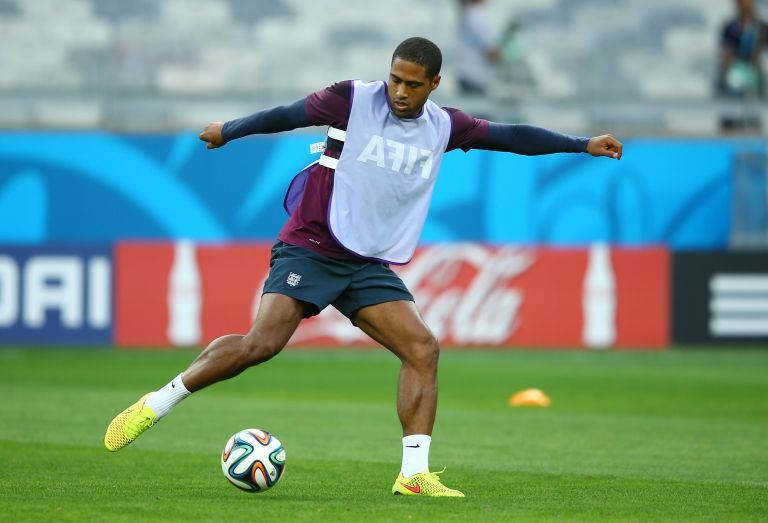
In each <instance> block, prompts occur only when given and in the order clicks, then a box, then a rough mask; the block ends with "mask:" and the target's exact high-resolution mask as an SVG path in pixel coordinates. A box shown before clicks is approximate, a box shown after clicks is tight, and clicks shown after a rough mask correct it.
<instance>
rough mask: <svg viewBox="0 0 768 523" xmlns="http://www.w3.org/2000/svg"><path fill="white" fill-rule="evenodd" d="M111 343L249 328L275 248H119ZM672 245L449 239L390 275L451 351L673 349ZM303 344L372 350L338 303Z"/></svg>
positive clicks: (178, 341) (307, 325)
mask: <svg viewBox="0 0 768 523" xmlns="http://www.w3.org/2000/svg"><path fill="white" fill-rule="evenodd" d="M115 265H116V273H117V274H116V301H117V303H116V328H115V337H116V342H117V343H118V344H119V345H122V346H147V345H149V346H169V345H171V346H172V345H204V344H206V343H207V342H208V341H210V340H212V339H214V338H216V337H218V336H221V335H223V334H227V333H233V332H239V333H244V332H246V331H247V330H248V328H249V326H250V323H251V319H252V318H253V316H254V315H255V311H256V310H257V308H258V303H259V299H260V293H261V288H262V285H263V282H264V280H265V278H266V276H267V273H268V270H269V246H266V245H255V244H241V245H237V244H236V245H193V244H190V243H185V242H181V243H177V244H175V245H174V244H141V243H123V244H121V245H119V246H118V248H117V249H116V254H115ZM668 267H669V260H668V253H667V251H666V250H664V249H661V248H658V249H656V248H651V249H624V248H621V249H618V248H608V247H607V246H600V245H597V246H593V247H591V248H574V249H553V248H528V247H525V248H521V247H490V246H484V245H480V244H444V245H435V246H430V247H424V248H421V249H420V250H419V251H418V252H417V255H416V256H415V257H414V259H413V260H412V261H411V263H409V264H408V265H405V266H402V267H397V268H395V270H396V271H397V272H398V273H399V274H400V276H401V277H402V278H403V280H404V281H405V283H406V285H408V288H409V289H410V290H411V292H412V293H413V294H414V296H415V298H416V302H417V304H418V306H419V308H420V310H421V312H422V314H423V315H424V318H425V320H426V322H427V324H428V325H429V326H430V328H431V329H432V330H433V331H434V333H435V335H436V336H437V337H438V339H439V340H440V342H441V343H442V344H443V345H446V346H451V345H452V346H526V347H530V346H534V347H559V348H560V347H594V348H607V347H619V348H621V347H628V348H646V349H659V348H664V347H666V345H667V343H668V340H669V336H668V330H669V328H668V317H669V310H668V309H669V303H668V302H669V298H668V294H669V292H668V288H669V268H668ZM291 343H292V344H294V345H301V346H339V345H348V344H352V345H368V344H370V345H373V342H371V340H369V339H368V338H367V337H366V336H365V334H363V333H362V331H360V330H359V329H357V328H356V327H354V326H353V325H352V324H351V323H350V322H349V320H347V319H346V318H345V317H343V316H342V315H341V314H340V313H338V312H337V311H336V310H335V309H333V308H332V307H329V308H327V309H326V310H324V311H323V312H322V313H321V314H319V315H318V316H315V317H313V318H309V319H307V320H305V321H304V322H303V323H302V324H301V325H300V327H299V329H298V330H297V331H296V333H295V335H294V337H293V338H292V340H291Z"/></svg>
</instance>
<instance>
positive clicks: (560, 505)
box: [0, 348, 768, 523]
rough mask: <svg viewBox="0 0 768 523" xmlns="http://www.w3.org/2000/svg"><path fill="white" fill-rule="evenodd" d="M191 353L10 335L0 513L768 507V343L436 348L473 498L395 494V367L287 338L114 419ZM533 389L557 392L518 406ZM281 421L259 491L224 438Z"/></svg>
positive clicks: (634, 513) (442, 424)
mask: <svg viewBox="0 0 768 523" xmlns="http://www.w3.org/2000/svg"><path fill="white" fill-rule="evenodd" d="M194 356H195V353H194V352H193V351H190V350H178V351H117V350H112V349H103V350H95V349H53V348H35V349H27V350H21V349H15V348H3V349H0V394H1V397H2V402H0V521H8V522H24V521H41V522H42V521H46V522H48V521H57V522H58V521H73V522H75V521H76V522H83V521H108V522H123V521H124V522H132V523H135V522H141V521H157V522H170V521H179V522H182V521H183V522H191V521H227V522H234V521H260V522H265V521H285V522H294V521H307V522H309V521H311V522H317V521H333V522H337V521H355V522H357V521H365V522H367V523H368V522H376V521H440V522H446V521H462V522H466V521H481V522H489V521H596V520H601V521H717V522H722V521H768V351H765V350H746V351H745V350H737V349H717V350H715V349H711V350H709V349H704V350H692V349H688V350H684V349H676V350H670V351H667V352H664V353H626V352H587V351H544V352H535V351H520V350H513V351H485V350H477V349H471V350H465V351H453V350H449V351H444V353H443V355H442V356H441V363H440V407H439V410H438V419H437V424H436V427H435V431H434V434H433V442H432V453H431V458H430V462H431V466H432V469H433V470H435V469H437V470H439V469H441V468H442V467H443V466H446V467H447V470H446V472H445V473H444V475H443V479H444V481H445V483H446V484H447V485H449V486H452V487H455V488H459V489H461V490H463V491H464V492H465V493H466V495H467V497H466V499H463V500H461V499H458V500H439V499H419V498H404V497H400V496H397V497H396V496H392V495H391V494H390V489H391V486H392V483H393V481H394V479H395V477H396V475H397V473H398V471H399V466H400V454H401V443H400V437H401V434H400V428H399V424H398V421H397V416H396V413H395V408H394V392H395V385H396V380H397V370H398V365H397V361H396V359H395V358H394V357H393V356H392V355H390V354H389V353H387V352H386V351H384V350H360V351H354V350H335V351H312V350H298V349H287V350H286V351H285V352H284V353H283V354H282V355H280V356H279V357H278V358H276V359H274V360H272V361H270V362H268V363H266V364H265V365H264V366H262V367H258V368H254V369H250V370H249V371H247V372H246V373H244V374H243V375H241V376H239V377H237V378H235V379H233V380H230V381H228V382H225V383H220V384H218V385H216V386H214V387H211V388H209V389H206V390H204V391H201V392H199V393H198V394H195V395H194V396H192V397H191V398H190V399H188V400H186V401H185V402H184V403H182V404H181V405H180V406H179V407H178V408H177V409H176V410H175V411H174V412H172V413H171V414H170V415H169V416H168V417H166V418H165V419H163V420H162V421H161V422H160V423H159V424H158V425H157V426H156V427H154V428H152V429H151V430H150V431H149V432H147V433H146V434H144V435H143V436H142V437H141V438H139V440H137V441H136V442H135V443H134V444H132V445H131V446H129V447H128V448H126V449H124V450H123V451H121V452H118V453H116V454H111V453H109V452H107V451H106V450H104V448H103V436H104V430H105V428H106V426H107V424H108V423H109V421H110V420H111V419H112V417H113V416H114V415H115V414H117V412H119V411H120V410H122V409H123V408H125V407H126V406H127V405H129V404H130V403H132V402H133V401H135V400H136V399H137V398H138V397H139V396H140V395H141V394H143V393H144V392H147V391H149V390H154V389H155V388H157V387H159V386H161V385H163V384H165V383H166V382H167V381H168V380H169V379H170V378H171V377H173V376H175V375H176V374H177V373H178V372H180V371H181V370H183V369H184V368H185V367H186V365H187V364H188V363H189V362H190V361H191V360H192V358H193V357H194ZM528 387H537V388H541V389H543V390H544V391H545V392H547V393H549V394H550V396H551V397H552V405H551V406H550V407H548V408H535V407H533V408H531V407H529V408H510V407H509V406H508V405H507V398H508V397H509V396H510V394H512V393H513V392H515V391H517V390H520V389H524V388H528ZM249 427H256V428H263V429H266V430H269V431H271V432H273V433H274V434H276V435H277V436H278V437H279V438H280V439H281V440H282V442H283V444H284V445H285V448H286V452H287V468H286V472H285V475H284V476H283V478H282V480H281V481H280V483H279V484H278V485H277V486H276V487H275V488H274V489H272V490H271V491H268V492H265V493H261V494H248V493H244V492H241V491H240V490H238V489H236V488H234V487H233V486H231V485H230V484H229V483H227V481H226V480H225V479H224V477H223V476H222V474H221V470H220V465H219V453H220V452H221V449H222V447H223V445H224V443H225V442H226V440H227V438H228V437H229V436H230V435H231V434H233V433H234V432H236V431H238V430H240V429H243V428H249Z"/></svg>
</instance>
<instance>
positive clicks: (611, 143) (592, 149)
mask: <svg viewBox="0 0 768 523" xmlns="http://www.w3.org/2000/svg"><path fill="white" fill-rule="evenodd" d="M623 149H624V145H623V144H622V143H621V142H620V141H618V140H617V139H616V138H614V137H613V136H611V135H610V134H604V135H602V136H595V137H594V138H590V139H589V142H588V143H587V152H588V153H589V154H591V155H592V156H607V157H608V158H614V159H616V160H620V159H621V152H622V150H623Z"/></svg>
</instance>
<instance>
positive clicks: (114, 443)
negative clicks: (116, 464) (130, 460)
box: [104, 392, 157, 452]
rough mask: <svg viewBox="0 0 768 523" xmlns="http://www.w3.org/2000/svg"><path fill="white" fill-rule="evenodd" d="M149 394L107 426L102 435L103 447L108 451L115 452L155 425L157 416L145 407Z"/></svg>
mask: <svg viewBox="0 0 768 523" xmlns="http://www.w3.org/2000/svg"><path fill="white" fill-rule="evenodd" d="M149 394H152V393H151V392H150V393H149ZM149 394H145V395H144V396H143V397H142V398H141V399H140V400H139V401H137V402H136V403H134V404H133V405H131V406H130V407H128V408H127V409H125V410H124V411H123V412H121V413H120V414H118V415H117V416H115V419H113V420H112V423H110V424H109V427H107V433H106V434H105V435H104V446H105V447H107V450H108V451H110V452H117V451H118V450H120V449H122V448H123V447H125V446H127V445H128V444H129V443H131V442H132V441H133V440H135V439H136V438H138V437H139V436H140V435H141V433H142V432H144V431H145V430H147V429H148V428H149V427H151V426H152V425H154V424H155V422H156V421H157V416H156V415H155V413H154V412H153V411H152V409H151V408H149V407H148V406H147V398H148V397H149Z"/></svg>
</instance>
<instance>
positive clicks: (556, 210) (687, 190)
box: [0, 131, 765, 249]
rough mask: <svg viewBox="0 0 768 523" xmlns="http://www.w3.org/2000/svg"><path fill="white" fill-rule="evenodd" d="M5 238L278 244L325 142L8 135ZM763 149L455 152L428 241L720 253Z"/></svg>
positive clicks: (2, 195) (1, 146) (0, 193)
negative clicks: (746, 154) (305, 173)
mask: <svg viewBox="0 0 768 523" xmlns="http://www.w3.org/2000/svg"><path fill="white" fill-rule="evenodd" d="M0 134H2V138H3V139H2V140H0V244H2V243H23V244H34V245H42V244H47V243H51V242H54V243H71V242H106V243H109V242H112V241H115V240H117V239H125V238H133V239H174V238H189V239H193V240H205V241H231V240H246V241H253V240H261V241H271V240H272V239H274V237H275V236H276V234H277V232H278V231H279V229H280V227H281V226H282V224H283V222H284V220H285V218H286V215H285V213H284V211H283V209H282V202H283V196H284V192H285V190H286V188H287V186H288V184H289V182H290V180H291V178H292V177H293V175H294V174H295V173H296V172H298V171H299V170H300V169H301V168H302V167H304V166H305V165H307V164H308V163H310V162H311V161H313V160H314V159H316V157H317V156H316V155H311V154H310V153H309V147H308V146H309V144H310V143H313V142H317V141H319V140H321V139H322V136H320V135H317V134H307V133H287V134H281V135H272V136H259V137H249V138H245V139H241V140H237V141H234V142H232V143H230V144H227V145H226V146H225V147H223V148H221V149H217V150H213V151H209V150H207V149H206V148H205V144H204V143H202V142H200V141H199V140H198V139H197V135H196V134H195V133H180V134H165V135H152V134H133V135H132V134H113V133H107V132H96V131H94V132H4V133H0ZM745 148H747V149H749V148H753V149H754V148H758V149H761V148H762V149H764V148H765V144H764V142H759V141H751V142H750V141H744V142H740V141H725V140H706V141H705V140H701V141H693V140H640V139H638V140H627V141H626V142H625V151H624V157H623V158H622V159H621V161H618V162H617V161H612V160H608V159H605V158H592V157H590V156H588V155H586V154H556V155H549V156H537V157H526V156H518V155H514V154H503V153H495V152H488V151H470V152H468V153H464V152H462V151H453V152H451V153H448V154H447V155H446V156H445V158H444V161H443V167H442V170H441V173H440V179H439V180H438V182H437V186H436V189H435V193H434V197H433V199H432V207H431V210H430V214H429V217H428V219H427V223H426V226H425V229H424V234H423V236H422V242H423V243H434V242H442V241H479V242H486V243H496V244H501V243H517V244H548V245H587V244H591V243H595V242H611V243H614V244H618V245H665V246H668V247H670V248H698V249H718V248H722V247H724V246H726V244H727V242H728V236H729V231H730V217H731V212H730V206H731V194H732V186H731V185H732V181H731V172H732V169H733V164H734V157H735V155H736V153H737V152H738V151H739V150H743V149H745Z"/></svg>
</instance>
